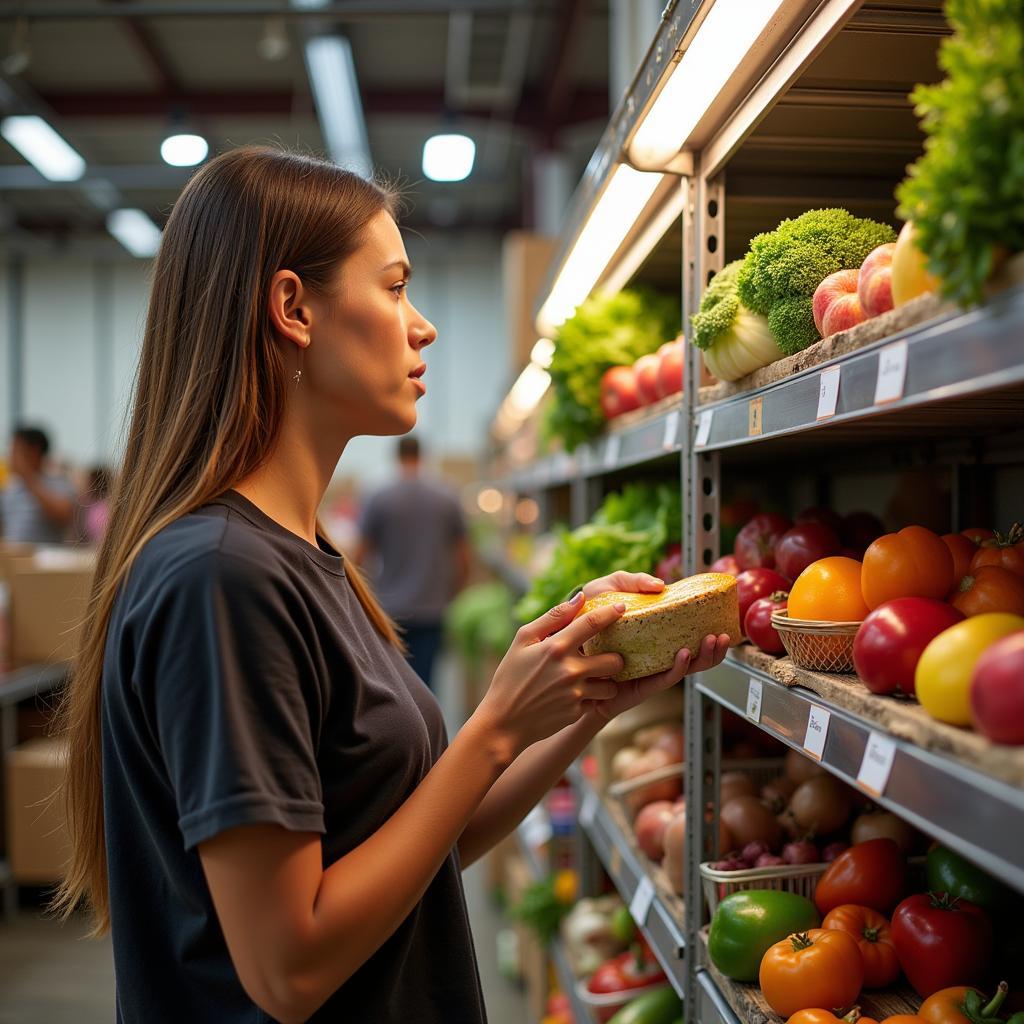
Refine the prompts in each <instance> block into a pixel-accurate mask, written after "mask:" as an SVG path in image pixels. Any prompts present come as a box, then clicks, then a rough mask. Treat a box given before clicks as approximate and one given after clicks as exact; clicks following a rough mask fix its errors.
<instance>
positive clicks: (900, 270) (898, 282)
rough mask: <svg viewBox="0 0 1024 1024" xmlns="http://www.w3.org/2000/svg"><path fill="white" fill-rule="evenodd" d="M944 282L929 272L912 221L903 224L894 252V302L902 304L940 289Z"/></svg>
mask: <svg viewBox="0 0 1024 1024" xmlns="http://www.w3.org/2000/svg"><path fill="white" fill-rule="evenodd" d="M941 283H942V282H941V281H940V280H939V279H938V278H937V277H936V276H935V275H934V274H932V273H930V272H929V270H928V267H927V265H926V264H925V258H924V253H923V252H921V250H920V249H919V248H918V247H917V238H916V232H915V230H914V224H913V222H912V221H909V220H908V221H907V223H906V224H904V225H903V230H902V231H901V232H900V236H899V238H897V239H896V248H895V249H894V250H893V254H892V302H893V305H894V306H902V305H903V304H904V303H905V302H909V301H910V300H911V299H916V298H917V297H918V295H924V294H925V292H935V291H938V290H939V285H940V284H941Z"/></svg>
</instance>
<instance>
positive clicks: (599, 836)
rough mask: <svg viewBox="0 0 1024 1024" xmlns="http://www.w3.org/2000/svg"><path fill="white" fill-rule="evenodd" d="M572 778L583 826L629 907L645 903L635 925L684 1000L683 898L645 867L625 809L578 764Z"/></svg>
mask: <svg viewBox="0 0 1024 1024" xmlns="http://www.w3.org/2000/svg"><path fill="white" fill-rule="evenodd" d="M568 777H569V781H570V783H571V784H572V787H573V790H574V791H575V793H576V797H577V801H578V807H579V820H580V828H581V829H582V830H583V832H585V833H586V835H587V837H588V838H589V840H590V843H591V845H592V846H593V848H594V852H595V853H596V854H597V857H598V859H599V860H600V861H601V863H602V864H603V865H604V868H605V870H606V871H607V872H608V875H609V877H610V878H611V880H612V883H613V884H614V886H615V888H616V889H617V890H618V892H619V895H620V896H621V897H622V899H623V900H624V902H625V903H626V905H627V906H629V907H630V908H631V910H633V909H635V907H634V901H635V900H636V901H638V902H639V903H641V904H642V906H641V907H640V908H639V909H640V913H639V914H637V913H634V918H635V919H637V921H636V923H637V925H638V926H639V928H640V930H641V931H642V932H643V934H644V936H645V938H646V939H647V942H648V943H649V944H650V947H651V950H652V951H653V953H654V955H655V956H656V957H657V958H658V962H659V963H660V964H661V966H662V967H663V968H664V970H665V973H666V974H667V975H668V979H669V982H670V983H671V984H672V987H673V988H674V989H675V990H676V993H677V994H678V996H679V998H680V999H683V998H685V996H684V988H685V984H686V968H685V960H684V952H685V947H686V941H685V939H684V937H683V920H682V902H681V901H680V900H678V899H675V898H674V897H670V896H669V894H668V893H667V892H666V891H665V887H664V886H663V885H661V884H660V883H659V882H658V881H656V880H655V878H654V877H653V875H652V874H651V873H650V872H649V871H648V870H647V869H646V868H645V866H644V860H645V858H643V855H642V854H641V853H640V851H639V850H638V849H637V847H636V844H635V842H634V841H633V840H632V838H631V837H630V836H628V835H627V833H626V829H625V819H624V817H623V815H622V813H621V812H620V811H619V810H618V809H617V808H615V807H613V806H612V805H611V804H609V803H608V802H607V801H605V800H602V799H601V797H600V794H599V793H598V792H597V790H596V789H595V788H594V787H593V785H591V783H590V782H589V781H588V780H587V779H586V778H585V777H584V775H583V773H582V771H581V770H580V768H579V766H578V765H573V766H572V767H571V768H570V769H569V773H568ZM641 887H643V888H644V889H645V890H646V897H647V898H649V899H650V902H649V903H648V902H647V898H645V897H644V896H643V895H641V896H639V897H638V896H637V892H638V890H639V889H640V888H641Z"/></svg>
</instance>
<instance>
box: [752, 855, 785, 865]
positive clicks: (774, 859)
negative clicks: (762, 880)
mask: <svg viewBox="0 0 1024 1024" xmlns="http://www.w3.org/2000/svg"><path fill="white" fill-rule="evenodd" d="M785 863H786V862H785V861H784V860H783V859H782V858H781V857H779V856H778V855H777V854H774V853H762V854H761V856H760V857H758V858H757V863H756V864H754V867H755V868H777V867H781V866H782V865H783V864H785Z"/></svg>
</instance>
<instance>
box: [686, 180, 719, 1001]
mask: <svg viewBox="0 0 1024 1024" xmlns="http://www.w3.org/2000/svg"><path fill="white" fill-rule="evenodd" d="M724 207H725V185H724V180H723V177H722V176H721V175H719V176H718V177H717V178H716V179H714V180H713V181H708V180H707V178H706V177H705V175H704V174H703V172H702V170H701V169H700V167H699V165H698V168H697V170H696V173H695V176H694V177H693V178H691V179H690V181H689V183H688V196H687V202H686V204H685V208H684V218H685V220H684V223H683V268H684V269H683V321H684V323H685V324H686V325H687V327H688V325H689V323H690V316H691V315H692V314H693V313H694V312H695V311H696V310H697V308H698V305H699V303H700V296H701V293H702V292H703V290H704V286H705V285H706V283H707V280H708V277H709V275H710V274H711V273H712V272H716V271H718V270H721V269H722V265H723V252H724V234H723V230H722V229H723V226H724V221H725V209H724ZM687 333H689V331H688V330H687ZM700 378H701V354H700V351H699V350H698V349H697V347H696V346H695V345H693V344H687V346H686V373H685V380H684V389H683V421H684V422H685V424H686V433H685V437H686V441H685V442H684V444H683V452H682V475H683V518H684V522H683V528H684V534H683V536H684V544H683V558H684V565H685V567H686V572H687V573H688V574H690V573H695V572H702V571H704V570H706V569H707V567H708V566H709V565H710V564H711V562H712V561H713V560H714V559H715V558H716V557H717V555H718V519H719V466H718V456H717V455H715V454H707V453H704V452H701V451H700V450H698V449H697V448H696V445H695V442H696V436H697V406H698V398H699V389H700ZM696 682H697V680H696V679H689V680H687V681H686V684H685V686H686V691H685V692H686V701H685V715H686V720H685V733H686V767H685V792H686V800H687V804H688V805H689V806H690V807H691V808H693V807H696V808H701V807H706V806H707V805H708V803H709V801H710V802H712V804H713V805H714V800H715V798H716V796H717V793H718V780H719V774H720V771H721V712H720V709H719V708H718V706H717V705H715V704H714V703H713V702H710V701H705V699H704V697H703V696H702V694H701V693H700V691H699V690H698V689H697V686H696ZM717 835H718V810H717V807H716V809H715V821H714V822H713V827H712V828H710V829H709V828H707V827H706V824H705V822H704V815H703V814H691V815H689V817H688V818H687V829H686V836H685V839H684V846H685V848H684V863H685V865H686V872H685V874H686V900H685V907H686V909H685V921H684V933H685V936H686V948H687V950H688V964H687V971H686V1015H687V1017H688V1018H689V1019H690V1020H697V1019H698V1018H699V1016H700V1009H699V1006H698V999H699V994H698V986H697V970H698V968H699V966H700V965H699V957H698V950H699V949H700V929H701V925H702V924H703V908H704V899H703V896H702V887H701V878H700V863H701V861H702V860H710V859H713V858H714V856H715V853H716V851H715V849H714V843H715V842H716V840H717Z"/></svg>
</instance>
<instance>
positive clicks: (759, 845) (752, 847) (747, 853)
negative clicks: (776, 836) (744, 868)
mask: <svg viewBox="0 0 1024 1024" xmlns="http://www.w3.org/2000/svg"><path fill="white" fill-rule="evenodd" d="M771 852H772V851H771V850H769V849H768V844H767V843H766V842H765V841H764V840H763V839H756V840H754V842H752V843H747V845H746V846H744V847H743V852H742V853H741V854H740V856H741V857H742V858H743V859H744V860H745V861H746V862H747V863H748V864H749V865H750V866H751V867H753V866H754V865H755V864H756V863H757V858H758V857H760V856H761V855H762V854H765V853H771Z"/></svg>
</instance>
